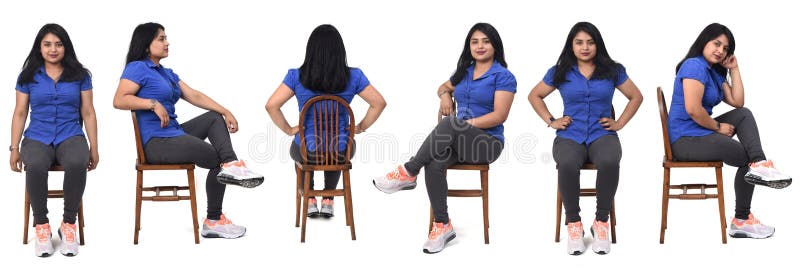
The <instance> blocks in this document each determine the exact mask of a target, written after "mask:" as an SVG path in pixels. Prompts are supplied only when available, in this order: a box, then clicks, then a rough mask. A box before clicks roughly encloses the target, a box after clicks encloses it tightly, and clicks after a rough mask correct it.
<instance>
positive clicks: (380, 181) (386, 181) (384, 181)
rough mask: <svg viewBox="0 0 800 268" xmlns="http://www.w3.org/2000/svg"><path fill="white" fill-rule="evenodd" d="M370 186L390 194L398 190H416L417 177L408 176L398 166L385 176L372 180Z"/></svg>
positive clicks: (400, 166)
mask: <svg viewBox="0 0 800 268" xmlns="http://www.w3.org/2000/svg"><path fill="white" fill-rule="evenodd" d="M372 184H373V185H375V188H378V190H381V192H384V193H387V194H391V193H394V192H397V191H400V190H411V189H414V188H416V187H417V176H413V177H412V176H409V175H408V172H406V169H405V168H404V167H403V165H399V166H397V169H395V170H392V172H389V173H388V174H386V176H383V177H380V178H376V179H374V180H372Z"/></svg>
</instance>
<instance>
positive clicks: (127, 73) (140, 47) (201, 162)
mask: <svg viewBox="0 0 800 268" xmlns="http://www.w3.org/2000/svg"><path fill="white" fill-rule="evenodd" d="M167 56H169V42H168V41H167V35H166V34H165V32H164V27H163V26H161V25H160V24H158V23H152V22H150V23H144V24H140V25H139V26H137V27H136V29H135V30H134V31H133V37H132V38H131V44H130V48H129V49H128V56H127V59H126V61H125V62H126V66H125V70H124V71H123V72H122V77H121V78H120V81H119V87H117V93H116V94H115V95H114V107H115V108H117V109H122V110H133V111H135V112H136V118H137V120H138V123H139V131H140V132H141V137H142V140H141V142H142V144H143V147H144V152H145V156H146V157H145V158H146V160H147V162H148V163H149V164H179V163H180V164H182V163H194V164H195V165H197V166H200V167H202V168H207V169H209V172H208V177H207V178H206V194H207V195H208V210H207V218H206V219H205V221H203V229H202V231H201V234H202V235H203V237H207V238H218V237H223V238H238V237H241V236H243V235H244V233H245V231H246V229H245V228H244V227H242V226H239V225H234V224H233V223H232V222H231V221H230V220H229V219H227V218H226V217H225V215H223V214H222V199H223V196H224V195H225V188H226V187H225V185H226V184H233V185H238V186H242V187H248V188H252V187H256V186H258V185H260V184H261V183H262V182H263V181H264V177H263V176H261V175H259V174H256V173H255V172H252V171H251V170H250V169H248V168H247V167H246V166H245V164H244V161H241V160H238V158H237V157H236V153H234V152H233V145H231V138H230V134H229V132H230V133H236V131H238V130H239V128H238V122H237V121H236V118H235V117H234V116H233V114H232V113H231V112H230V111H229V110H228V109H225V107H222V105H220V104H218V103H217V102H215V101H214V100H212V99H211V98H209V97H208V96H206V95H205V94H203V93H202V92H200V91H197V90H195V89H193V88H191V87H189V85H188V84H186V83H185V82H184V81H183V80H181V79H180V78H179V77H178V75H177V74H175V73H174V72H173V71H172V69H169V68H165V67H164V66H163V65H161V60H163V59H164V58H166V57H167ZM180 99H184V100H186V101H187V102H189V103H191V104H192V105H194V106H197V107H199V108H203V109H206V110H210V111H209V112H207V113H205V114H202V115H200V116H198V117H195V118H194V119H191V120H189V121H187V122H185V123H183V124H179V123H178V120H176V118H177V117H178V116H177V115H176V112H175V103H177V102H178V100H180ZM206 138H208V139H209V141H211V144H209V143H207V142H205V141H204V140H205V139H206Z"/></svg>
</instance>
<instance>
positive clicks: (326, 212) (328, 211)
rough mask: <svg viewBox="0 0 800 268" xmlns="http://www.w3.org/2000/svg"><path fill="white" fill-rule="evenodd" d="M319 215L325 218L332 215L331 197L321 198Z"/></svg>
mask: <svg viewBox="0 0 800 268" xmlns="http://www.w3.org/2000/svg"><path fill="white" fill-rule="evenodd" d="M319 215H320V216H322V217H325V218H330V217H333V199H328V198H322V207H321V208H320V210H319Z"/></svg>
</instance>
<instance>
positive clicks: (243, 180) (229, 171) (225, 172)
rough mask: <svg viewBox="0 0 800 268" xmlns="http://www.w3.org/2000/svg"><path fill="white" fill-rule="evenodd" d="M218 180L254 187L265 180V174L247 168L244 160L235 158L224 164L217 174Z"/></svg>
mask: <svg viewBox="0 0 800 268" xmlns="http://www.w3.org/2000/svg"><path fill="white" fill-rule="evenodd" d="M217 181H219V182H220V183H224V184H231V185H236V186H242V187H244V188H254V187H256V186H259V185H261V183H263V182H264V176H263V175H261V174H258V173H255V172H253V171H252V170H250V169H249V168H247V166H246V165H245V164H244V160H234V161H231V162H228V163H224V164H222V170H220V171H219V174H217Z"/></svg>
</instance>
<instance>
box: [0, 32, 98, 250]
mask: <svg viewBox="0 0 800 268" xmlns="http://www.w3.org/2000/svg"><path fill="white" fill-rule="evenodd" d="M29 108H30V114H31V123H30V125H28V128H27V129H25V133H24V135H25V139H24V140H22V145H21V146H20V145H19V144H20V139H21V137H22V135H23V132H22V129H23V128H24V127H25V120H27V117H28V109H29ZM84 124H85V127H86V134H88V135H84V133H83V130H82V126H83V125H84ZM85 136H88V138H89V144H91V146H89V144H87V143H86V137H85ZM9 150H11V157H10V160H11V170H13V171H16V172H21V171H22V169H23V168H22V164H24V165H25V168H24V169H25V185H26V187H25V188H26V190H27V191H28V196H29V199H30V202H31V209H32V210H33V224H34V226H35V229H36V243H34V253H35V254H36V256H39V257H47V256H50V255H52V254H53V251H54V249H53V244H52V242H51V240H50V236H51V233H50V224H49V220H48V219H47V171H48V170H49V169H50V167H51V166H53V165H56V164H58V165H61V166H63V167H64V219H63V221H62V222H61V227H60V228H59V229H58V234H59V236H61V246H60V249H59V251H60V252H61V254H64V255H66V256H75V255H77V254H78V245H79V244H80V241H78V238H77V237H76V234H77V231H76V230H77V228H76V225H75V218H76V216H77V214H78V209H79V207H80V204H81V200H82V198H83V190H84V188H86V171H87V170H93V169H95V168H97V163H98V162H99V161H100V157H99V154H98V151H97V119H96V117H95V112H94V104H92V77H91V74H90V73H89V70H87V69H86V68H84V67H83V65H82V64H81V63H80V62H79V61H78V58H77V56H76V55H75V48H74V47H73V46H72V41H71V40H70V39H69V35H68V34H67V31H66V30H64V28H62V27H61V26H59V25H58V24H46V25H44V26H42V28H41V29H39V33H38V34H37V35H36V38H35V39H34V41H33V48H32V49H31V52H30V54H28V58H27V59H25V64H24V65H23V66H22V72H21V73H20V75H19V78H17V101H16V107H14V117H13V118H12V121H11V146H10V148H9ZM25 209H26V210H27V209H28V208H27V207H26V208H25ZM25 224H28V223H27V222H26V223H25ZM26 239H27V238H26Z"/></svg>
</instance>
